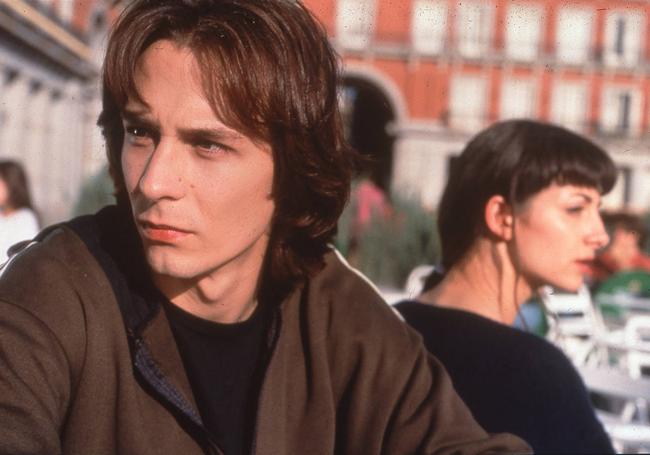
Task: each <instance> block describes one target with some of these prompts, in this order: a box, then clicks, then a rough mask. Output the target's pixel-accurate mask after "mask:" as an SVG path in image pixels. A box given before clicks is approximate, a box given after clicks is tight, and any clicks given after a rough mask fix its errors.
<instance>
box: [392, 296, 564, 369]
mask: <svg viewBox="0 0 650 455" xmlns="http://www.w3.org/2000/svg"><path fill="white" fill-rule="evenodd" d="M395 309H396V310H397V311H398V312H399V313H400V314H401V315H402V317H403V318H404V320H405V321H406V322H407V323H408V324H409V325H411V326H412V327H413V328H414V329H416V330H417V331H418V332H420V334H421V335H422V337H423V338H424V339H425V342H426V344H427V346H429V347H432V346H433V347H438V346H441V348H444V346H449V345H450V341H453V340H458V341H463V343H462V345H461V344H457V345H456V346H455V347H454V349H462V346H465V348H466V349H468V350H470V349H471V350H472V351H475V352H476V353H477V355H481V352H487V351H490V352H492V353H493V354H492V355H494V356H498V357H507V358H511V359H517V358H521V359H522V360H524V359H525V361H526V363H527V364H530V365H531V368H537V367H539V368H540V369H541V368H548V367H549V365H552V366H554V367H555V368H561V369H564V368H569V369H571V368H572V366H571V363H570V361H569V360H568V358H567V357H566V356H565V355H564V354H563V353H562V351H560V350H559V349H558V348H557V347H556V346H554V345H553V344H551V343H550V342H548V341H547V340H546V339H544V338H542V337H540V336H538V335H535V334H533V333H528V332H525V331H523V330H521V329H518V328H515V327H510V326H507V325H505V324H501V323H499V322H496V321H493V320H491V319H488V318H486V317H483V316H481V315H478V314H475V313H472V312H469V311H464V310H459V309H454V308H448V307H441V306H436V305H430V304H425V303H421V302H418V301H414V300H407V301H402V302H399V303H397V304H396V305H395Z"/></svg>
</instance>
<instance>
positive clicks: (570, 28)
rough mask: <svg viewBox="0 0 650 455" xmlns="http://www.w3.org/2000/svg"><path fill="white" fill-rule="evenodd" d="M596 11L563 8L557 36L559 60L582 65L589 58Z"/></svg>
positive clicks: (559, 18)
mask: <svg viewBox="0 0 650 455" xmlns="http://www.w3.org/2000/svg"><path fill="white" fill-rule="evenodd" d="M594 18H595V16H594V12H593V11H591V10H589V9H586V8H578V7H566V8H561V9H560V11H559V13H558V17H557V28H556V32H555V33H556V36H555V44H556V47H555V49H556V56H557V60H558V61H559V62H561V63H564V64H567V65H581V64H583V63H586V62H587V61H588V60H589V56H590V54H591V49H592V45H593V39H594V38H593V34H594V33H593V32H594Z"/></svg>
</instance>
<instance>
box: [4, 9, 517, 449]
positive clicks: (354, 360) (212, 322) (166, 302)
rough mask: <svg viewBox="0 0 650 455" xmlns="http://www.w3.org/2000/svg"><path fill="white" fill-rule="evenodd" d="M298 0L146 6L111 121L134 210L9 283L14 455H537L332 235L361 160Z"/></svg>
mask: <svg viewBox="0 0 650 455" xmlns="http://www.w3.org/2000/svg"><path fill="white" fill-rule="evenodd" d="M337 63H338V62H337V59H336V56H335V53H334V52H333V49H332V48H331V46H330V43H329V41H328V39H327V35H326V33H325V31H324V29H323V27H322V26H321V25H320V24H318V23H317V22H316V21H315V20H314V18H313V17H312V16H311V14H310V13H309V11H308V10H307V9H306V8H305V7H304V6H303V5H302V4H301V3H299V2H297V1H295V0H267V1H259V0H155V1H151V0H136V1H132V2H129V4H128V5H127V6H126V9H125V10H124V12H123V13H122V16H121V17H120V18H119V19H118V21H117V23H116V24H115V26H114V28H113V31H112V33H111V36H110V38H109V42H108V46H107V53H106V59H105V63H104V66H103V71H104V72H103V84H104V85H103V87H104V94H103V111H102V114H101V116H100V120H99V125H100V126H101V128H102V131H103V134H104V137H105V139H106V143H107V151H108V158H109V163H110V174H111V176H112V178H113V183H114V185H115V189H116V200H117V206H110V207H106V208H104V209H102V210H101V211H99V212H98V213H97V214H95V215H89V216H84V217H80V218H76V219H74V220H71V221H70V222H67V223H62V224H60V225H58V226H55V227H52V228H50V229H47V230H45V231H43V232H41V234H39V236H38V241H37V242H34V243H33V244H31V245H30V246H26V247H25V249H23V250H22V251H20V252H17V253H16V258H15V259H13V260H12V261H11V262H10V263H9V265H8V266H6V267H5V269H4V270H3V272H2V273H3V274H2V277H1V278H0V317H1V318H0V322H1V324H2V330H1V331H0V454H61V453H64V454H66V455H75V454H93V455H114V454H126V453H129V454H138V455H146V454H151V455H153V454H179V455H198V454H201V453H204V454H214V455H216V454H221V455H240V454H264V455H280V454H296V455H299V454H300V455H302V454H309V455H317V454H320V455H326V454H335V453H336V454H348V455H355V454H358V455H373V454H376V455H379V454H391V455H400V454H404V455H407V454H409V455H410V454H415V453H417V454H429V453H440V454H444V453H464V454H473V453H486V452H489V453H495V452H501V453H512V452H524V453H525V452H528V451H529V448H528V447H527V446H526V444H525V443H523V441H521V440H520V439H519V438H517V437H515V436H513V435H506V434H501V435H489V434H488V433H486V432H485V431H484V430H483V429H482V428H481V427H480V426H479V425H478V424H477V423H476V421H475V420H474V419H473V417H472V415H471V413H470V412H469V410H468V409H467V407H466V406H465V404H464V403H463V402H462V400H461V399H460V398H459V397H458V395H457V393H456V392H455V391H454V389H453V387H452V385H451V380H450V379H449V377H448V375H447V373H446V372H445V370H444V368H443V367H442V366H441V365H440V363H439V362H438V361H436V360H435V359H434V358H433V357H432V356H430V355H429V354H428V353H427V351H426V349H425V347H424V346H423V344H422V341H421V338H420V337H419V335H418V334H417V333H416V332H415V331H413V330H411V329H410V328H409V327H408V326H406V325H405V324H404V323H403V322H402V321H401V320H400V319H399V318H398V317H397V315H395V314H394V312H393V311H392V310H391V308H390V307H389V306H388V305H387V304H386V303H385V302H384V301H383V299H382V298H381V296H380V295H379V294H378V293H377V292H376V290H375V289H374V288H373V287H372V286H371V285H370V284H369V283H368V282H367V281H365V280H364V279H363V278H362V277H360V276H359V275H358V274H357V273H356V272H355V271H354V270H351V269H350V268H349V267H348V266H347V264H346V263H345V261H343V260H342V258H341V257H340V255H338V254H337V252H336V251H333V250H332V248H331V247H330V246H329V244H330V242H331V240H332V237H333V235H334V233H335V231H336V225H337V220H338V218H339V216H340V214H341V211H342V209H343V207H344V205H345V202H346V200H347V197H348V195H349V191H350V179H351V169H352V168H353V164H354V161H355V157H356V154H355V153H354V152H353V151H352V150H351V149H350V148H349V147H348V146H347V144H346V143H345V141H344V137H343V128H342V125H341V121H340V116H339V112H338V99H337V82H338V64H337Z"/></svg>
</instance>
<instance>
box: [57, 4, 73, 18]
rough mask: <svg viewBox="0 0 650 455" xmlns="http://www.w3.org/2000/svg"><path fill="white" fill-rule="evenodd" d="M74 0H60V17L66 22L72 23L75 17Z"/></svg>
mask: <svg viewBox="0 0 650 455" xmlns="http://www.w3.org/2000/svg"><path fill="white" fill-rule="evenodd" d="M74 6H75V1H74V0H59V15H60V16H61V19H63V20H64V21H65V22H72V17H73V16H74Z"/></svg>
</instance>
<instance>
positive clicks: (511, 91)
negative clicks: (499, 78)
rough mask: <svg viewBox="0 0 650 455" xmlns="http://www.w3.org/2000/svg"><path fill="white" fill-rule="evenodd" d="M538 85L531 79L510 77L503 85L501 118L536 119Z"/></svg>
mask: <svg viewBox="0 0 650 455" xmlns="http://www.w3.org/2000/svg"><path fill="white" fill-rule="evenodd" d="M536 114H537V85H536V84H535V81H534V80H533V79H532V78H530V77H524V78H519V77H514V76H510V77H507V78H505V79H504V80H503V83H502V84H501V99H500V118H501V119H510V118H536V117H537V115H536Z"/></svg>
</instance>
